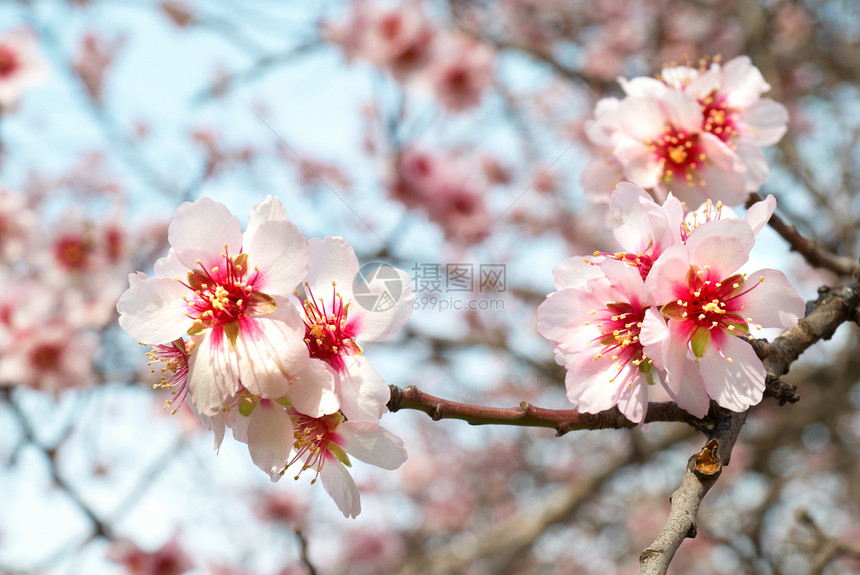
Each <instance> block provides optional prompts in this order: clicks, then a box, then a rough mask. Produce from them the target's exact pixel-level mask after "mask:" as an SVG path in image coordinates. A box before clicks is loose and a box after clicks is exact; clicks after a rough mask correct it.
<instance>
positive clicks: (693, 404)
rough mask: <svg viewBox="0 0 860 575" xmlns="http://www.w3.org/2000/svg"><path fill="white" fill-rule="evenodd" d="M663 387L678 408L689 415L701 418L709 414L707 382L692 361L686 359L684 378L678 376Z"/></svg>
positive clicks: (709, 402) (709, 399)
mask: <svg viewBox="0 0 860 575" xmlns="http://www.w3.org/2000/svg"><path fill="white" fill-rule="evenodd" d="M663 387H664V389H665V390H666V391H667V392H668V393H669V396H670V397H671V398H672V400H673V401H675V403H677V404H678V407H680V408H681V409H683V410H684V411H686V412H687V413H689V414H691V415H694V416H696V417H700V418H701V417H705V416H706V415H707V414H708V409H709V408H710V405H711V398H710V397H708V392H707V390H706V389H705V382H704V380H703V379H702V375H701V374H700V373H699V370H698V369H697V368H696V364H695V362H694V361H693V360H692V359H689V358H686V366H685V369H684V372H683V376H682V377H678V376H677V375H676V376H675V377H673V378H672V380H671V381H666V383H665V384H664V386H663Z"/></svg>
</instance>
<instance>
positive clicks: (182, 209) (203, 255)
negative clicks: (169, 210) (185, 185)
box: [167, 197, 242, 269]
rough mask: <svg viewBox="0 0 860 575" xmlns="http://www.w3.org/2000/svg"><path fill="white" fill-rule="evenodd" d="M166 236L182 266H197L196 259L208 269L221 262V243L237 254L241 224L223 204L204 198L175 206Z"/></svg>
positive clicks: (240, 238)
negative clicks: (174, 212)
mask: <svg viewBox="0 0 860 575" xmlns="http://www.w3.org/2000/svg"><path fill="white" fill-rule="evenodd" d="M167 238H168V240H169V241H170V245H171V246H172V247H173V249H174V250H175V252H176V257H177V258H178V259H179V261H180V262H182V264H183V265H184V266H185V267H186V268H189V269H194V268H198V267H200V266H198V265H197V263H196V260H198V259H199V260H201V262H202V263H203V265H204V266H206V267H207V268H209V267H212V266H213V265H217V264H218V262H220V261H221V254H223V253H224V246H225V245H226V246H228V249H229V250H230V255H232V256H236V255H239V251H240V250H241V248H242V224H240V223H239V219H238V218H237V217H236V216H234V215H233V214H231V213H230V210H228V209H227V207H226V206H225V205H224V204H221V203H219V202H216V201H214V200H211V199H209V198H205V197H204V198H200V199H199V200H197V201H196V202H194V203H193V204H192V203H190V202H185V203H184V204H182V205H181V206H179V207H178V208H176V214H175V215H174V216H173V221H172V222H170V227H169V228H168V229H167Z"/></svg>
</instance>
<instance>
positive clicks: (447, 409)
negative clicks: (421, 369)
mask: <svg viewBox="0 0 860 575" xmlns="http://www.w3.org/2000/svg"><path fill="white" fill-rule="evenodd" d="M390 388H391V399H390V400H389V402H388V409H389V411H392V412H394V411H399V410H401V409H414V410H416V411H422V412H424V413H426V414H427V415H429V416H430V418H431V419H433V420H434V421H438V420H440V419H460V420H462V421H465V422H467V423H468V424H469V425H518V426H522V427H547V428H550V429H555V431H556V435H558V436H561V435H564V434H565V433H567V432H568V431H574V430H580V429H623V428H629V427H635V426H636V424H635V423H633V422H632V421H630V420H629V419H627V418H626V417H624V415H622V414H621V412H620V411H619V410H618V408H617V407H613V408H612V409H607V410H606V411H601V412H599V413H582V412H580V411H578V410H576V409H545V408H542V407H535V406H533V405H531V404H530V403H528V402H525V401H524V402H522V403H520V404H519V405H518V406H516V407H487V406H483V405H474V404H470V403H459V402H456V401H450V400H447V399H441V398H438V397H435V396H432V395H430V394H428V393H424V392H423V391H421V390H420V389H418V388H417V387H415V386H414V385H410V386H409V387H406V388H404V389H401V388H399V387H397V386H396V385H392V386H390ZM652 421H679V422H685V423H688V424H690V425H691V426H693V427H694V428H696V429H699V430H702V431H707V430H708V429H709V428H708V426H707V424H706V423H705V422H703V421H702V420H700V419H697V418H695V417H693V416H692V415H690V414H689V413H687V412H686V411H684V410H683V409H681V408H680V407H678V406H677V405H676V404H675V403H673V402H661V403H649V404H648V412H647V413H646V415H645V423H650V422H652Z"/></svg>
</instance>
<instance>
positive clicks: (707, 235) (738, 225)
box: [655, 220, 755, 281]
mask: <svg viewBox="0 0 860 575" xmlns="http://www.w3.org/2000/svg"><path fill="white" fill-rule="evenodd" d="M753 244H755V235H754V234H753V232H752V230H751V229H750V227H749V224H747V223H746V222H745V221H744V220H717V221H713V222H706V223H704V224H702V225H700V226H699V227H697V228H696V229H695V230H693V233H692V234H690V237H689V238H687V243H686V246H687V249H688V250H689V252H690V264H691V265H693V266H696V267H698V269H700V270H701V269H705V266H710V267H711V270H712V271H711V274H710V276H711V278H715V279H716V280H717V281H719V280H721V279H723V278H727V277H729V276H730V275H732V274H733V273H735V272H736V271H737V270H738V269H739V268H740V267H741V266H742V265H744V264H745V263H746V262H747V260H748V259H749V254H750V250H752V247H753ZM655 267H656V266H655Z"/></svg>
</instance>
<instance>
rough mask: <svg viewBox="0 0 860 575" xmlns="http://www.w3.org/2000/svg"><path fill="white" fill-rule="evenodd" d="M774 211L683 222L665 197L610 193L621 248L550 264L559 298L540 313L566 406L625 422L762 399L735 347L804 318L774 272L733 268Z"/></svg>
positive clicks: (752, 360)
mask: <svg viewBox="0 0 860 575" xmlns="http://www.w3.org/2000/svg"><path fill="white" fill-rule="evenodd" d="M775 207H776V200H775V199H774V197H773V196H768V198H767V199H766V200H763V201H761V202H758V203H756V204H754V205H753V206H752V207H750V209H749V210H748V211H747V213H746V214H745V216H744V218H743V219H742V218H739V217H738V216H737V215H736V214H735V213H734V212H732V211H731V210H730V209H729V208H725V207H724V206H722V204H721V203H719V202H717V203H716V204H714V203H713V202H711V201H710V200H709V201H707V202H705V203H704V204H703V205H702V206H701V207H700V208H699V209H698V210H696V211H694V212H690V213H688V214H686V215H685V214H684V206H683V204H681V203H680V202H679V201H678V200H677V199H676V198H675V197H674V196H673V195H672V194H669V196H668V197H667V199H666V201H665V202H664V203H663V204H662V205H659V204H657V203H656V202H654V200H653V199H652V198H651V197H650V196H649V195H648V194H647V193H646V192H645V190H644V189H642V188H640V187H639V186H635V185H633V184H630V183H627V182H623V183H621V184H619V185H618V186H617V187H616V189H615V191H614V192H613V193H612V195H611V197H610V200H609V208H610V209H609V211H610V220H611V222H612V224H613V229H614V232H615V236H616V238H617V240H618V242H619V244H621V246H622V248H623V251H619V252H615V253H612V252H595V253H594V254H593V256H591V257H588V258H570V259H569V260H567V261H565V262H563V263H562V264H560V265H559V266H557V267H556V269H555V270H554V274H555V287H556V289H557V290H558V291H557V292H556V293H553V294H550V295H549V296H548V297H547V300H546V301H545V302H544V303H543V304H541V306H540V307H539V308H538V331H539V332H540V333H541V334H542V335H544V336H545V337H546V338H548V339H549V340H550V341H552V342H553V344H554V345H555V351H556V360H557V361H558V363H560V364H561V365H564V366H565V368H567V377H566V378H565V384H566V387H567V391H568V397H569V398H570V399H571V401H573V402H574V403H576V404H577V406H578V408H579V409H580V410H581V411H584V412H587V413H595V412H598V411H603V410H606V409H609V408H610V407H612V406H615V405H617V406H618V408H619V409H620V410H621V412H622V413H623V414H624V415H625V416H626V417H627V418H629V419H630V420H631V421H634V422H642V421H643V420H644V417H645V412H646V410H647V403H648V401H652V400H654V399H653V398H654V397H656V396H663V397H666V398H671V399H672V400H674V401H675V402H676V403H677V404H678V406H679V407H681V408H682V409H684V410H686V411H688V412H689V413H691V414H693V415H695V416H697V417H704V416H705V415H706V414H707V412H708V409H709V404H710V400H711V399H714V400H716V402H717V403H718V404H719V405H721V406H723V407H725V408H727V409H732V410H735V411H742V410H743V409H746V408H747V407H749V406H751V405H753V404H755V403H757V402H758V401H760V400H761V397H762V392H763V391H764V386H765V375H766V374H765V370H764V367H763V365H762V362H761V360H759V359H758V357H757V356H756V354H755V352H754V350H753V348H752V346H750V345H749V344H748V343H746V342H745V341H743V340H744V339H746V338H748V337H751V336H750V332H751V330H752V329H760V328H761V327H781V328H790V327H792V326H793V325H794V324H795V323H797V321H798V319H799V318H800V317H802V315H803V311H804V303H803V300H802V299H801V298H800V296H799V295H798V294H797V292H796V291H795V290H794V288H793V287H792V286H791V285H790V284H789V282H788V280H787V279H786V278H785V275H784V274H782V273H781V272H778V271H776V270H759V271H757V272H754V273H753V274H750V277H751V278H752V279H751V280H749V281H748V280H747V275H746V274H743V273H740V272H739V271H738V270H739V268H740V267H741V266H742V265H743V264H744V263H746V261H747V259H748V257H749V253H750V250H751V249H752V247H753V245H754V243H755V235H756V234H757V233H758V232H759V231H760V230H761V228H762V227H763V226H764V225H765V224H766V223H767V221H768V219H770V216H771V215H772V214H773V211H774V209H775ZM755 278H757V281H756V280H755Z"/></svg>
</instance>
